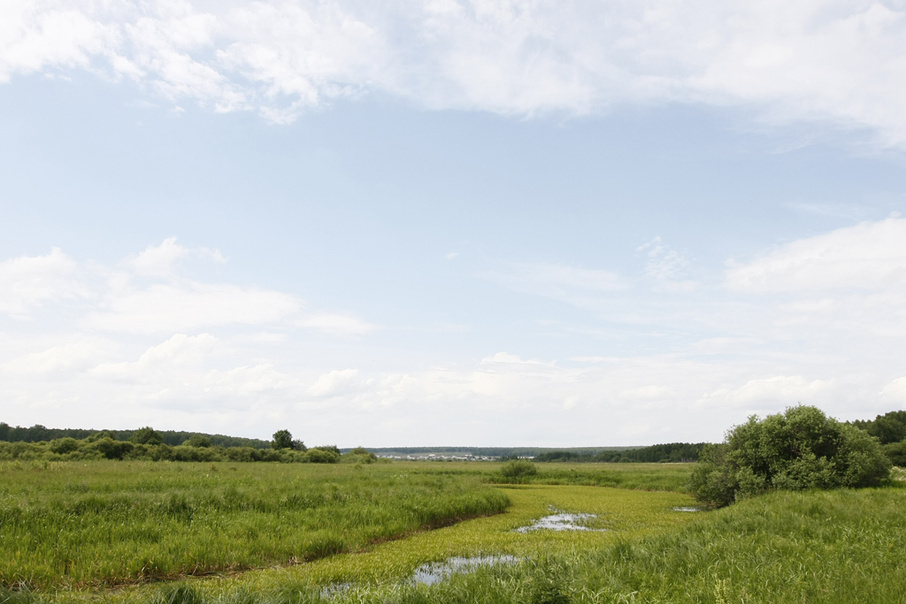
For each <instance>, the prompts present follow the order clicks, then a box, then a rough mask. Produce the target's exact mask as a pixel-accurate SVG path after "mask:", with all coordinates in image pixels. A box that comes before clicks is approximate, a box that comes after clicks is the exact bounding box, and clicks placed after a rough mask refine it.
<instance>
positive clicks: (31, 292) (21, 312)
mask: <svg viewBox="0 0 906 604" xmlns="http://www.w3.org/2000/svg"><path fill="white" fill-rule="evenodd" d="M90 296H91V292H90V291H89V289H88V288H87V286H86V284H85V283H84V282H83V279H82V276H81V275H80V274H79V269H78V265H77V264H76V262H75V261H74V260H72V259H71V258H69V257H68V256H66V255H65V254H64V253H63V252H62V250H60V249H59V248H53V249H52V250H51V252H50V253H49V254H47V255H44V256H22V257H20V258H14V259H12V260H7V261H5V262H0V313H6V314H9V315H11V316H14V317H17V318H20V319H22V318H27V317H29V316H30V315H31V313H32V312H33V311H34V310H35V309H37V308H38V307H40V306H41V305H43V304H45V303H51V302H54V301H60V300H66V299H70V300H71V299H82V298H88V297H90Z"/></svg>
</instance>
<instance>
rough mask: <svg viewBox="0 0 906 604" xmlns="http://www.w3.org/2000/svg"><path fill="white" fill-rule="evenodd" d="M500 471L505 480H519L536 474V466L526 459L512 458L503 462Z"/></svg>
mask: <svg viewBox="0 0 906 604" xmlns="http://www.w3.org/2000/svg"><path fill="white" fill-rule="evenodd" d="M500 473H501V474H503V477H504V478H506V479H507V480H510V481H520V480H524V479H526V478H528V477H529V476H534V475H535V474H537V473H538V468H537V466H535V464H533V463H532V462H530V461H529V460H527V459H514V460H512V461H508V462H506V463H505V464H503V466H502V467H501V468H500Z"/></svg>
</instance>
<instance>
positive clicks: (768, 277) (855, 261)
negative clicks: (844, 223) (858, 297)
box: [726, 218, 906, 293]
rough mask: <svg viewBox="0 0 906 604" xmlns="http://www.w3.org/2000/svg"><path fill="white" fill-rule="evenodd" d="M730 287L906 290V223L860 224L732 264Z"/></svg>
mask: <svg viewBox="0 0 906 604" xmlns="http://www.w3.org/2000/svg"><path fill="white" fill-rule="evenodd" d="M726 283H727V287H729V288H730V289H732V290H734V291H738V292H750V293H771V292H805V291H813V292H814V291H831V290H844V289H845V290H856V291H858V290H878V289H883V290H891V289H896V290H899V289H906V219H903V218H888V219H887V220H882V221H880V222H865V223H861V224H858V225H856V226H852V227H846V228H842V229H838V230H836V231H832V232H830V233H827V234H823V235H818V236H816V237H810V238H808V239H801V240H798V241H794V242H792V243H789V244H787V245H783V246H780V247H778V248H777V249H775V250H773V251H771V252H770V253H768V254H766V255H764V256H761V257H759V258H756V259H754V260H752V261H750V262H745V263H735V262H734V263H731V264H730V266H729V268H728V270H727V281H726Z"/></svg>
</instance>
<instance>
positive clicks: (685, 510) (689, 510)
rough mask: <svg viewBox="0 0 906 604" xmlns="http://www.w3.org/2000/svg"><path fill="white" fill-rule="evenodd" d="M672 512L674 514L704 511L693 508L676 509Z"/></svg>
mask: <svg viewBox="0 0 906 604" xmlns="http://www.w3.org/2000/svg"><path fill="white" fill-rule="evenodd" d="M673 511H674V512H702V511H704V510H702V509H701V508H693V507H676V508H673Z"/></svg>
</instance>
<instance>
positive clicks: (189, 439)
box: [0, 411, 906, 466]
mask: <svg viewBox="0 0 906 604" xmlns="http://www.w3.org/2000/svg"><path fill="white" fill-rule="evenodd" d="M849 423H851V424H852V425H853V426H855V427H857V428H860V429H862V430H865V431H866V432H868V433H869V434H870V435H872V436H874V437H876V438H877V439H878V441H879V442H880V443H881V445H882V447H883V450H884V452H885V453H886V454H887V456H888V457H889V458H890V460H891V461H892V462H893V463H894V464H895V465H898V466H906V411H890V412H888V413H885V414H884V415H878V416H876V417H875V419H873V420H856V421H853V422H849ZM147 430H151V429H150V428H140V429H137V430H94V429H80V428H79V429H73V428H47V427H45V426H42V425H40V424H35V425H34V426H31V427H30V428H24V427H22V426H10V425H9V424H7V423H6V422H0V443H2V442H6V443H48V444H49V443H52V441H58V442H57V443H56V444H57V445H60V446H62V444H61V443H60V441H62V439H68V440H69V441H71V440H75V441H84V443H80V445H79V447H78V448H80V449H81V448H82V444H85V445H86V446H87V443H88V441H91V443H92V446H93V447H94V448H98V447H99V446H100V444H103V443H109V441H113V442H117V443H120V442H121V443H129V442H130V441H135V442H136V443H137V444H138V446H137V448H136V449H135V451H134V452H133V453H132V454H133V455H138V454H140V453H141V454H142V455H148V454H150V450H149V451H145V450H144V449H147V448H148V447H147V445H148V443H146V442H145V441H144V440H143V438H141V436H142V435H141V432H142V431H147ZM152 432H153V433H154V434H155V438H158V437H159V438H160V439H161V440H159V441H157V442H160V443H161V444H163V445H167V446H168V447H176V448H177V449H175V450H174V451H170V452H168V453H167V454H166V456H165V457H164V458H170V459H180V458H181V457H186V458H195V457H202V456H204V457H213V456H215V450H218V449H220V450H222V449H236V451H234V452H233V453H234V454H233V453H231V454H229V455H227V454H226V452H224V454H223V455H222V456H223V457H229V458H235V460H237V461H240V460H261V461H265V460H266V461H271V460H276V458H277V457H280V458H281V459H282V458H283V457H293V460H294V461H295V460H296V458H299V459H300V460H304V461H314V460H315V459H316V458H318V457H319V456H323V454H324V452H325V451H326V452H329V453H330V455H329V456H330V457H331V459H330V461H333V460H334V457H336V458H337V459H339V458H340V455H341V454H345V453H352V452H353V451H354V452H355V454H356V455H359V454H362V453H363V452H364V450H363V449H354V450H352V451H349V450H340V449H338V448H336V447H334V446H332V445H331V446H323V447H316V450H315V451H311V452H309V453H308V454H307V457H306V447H305V446H304V445H303V444H302V443H301V441H299V442H298V445H299V446H296V441H292V442H291V443H290V444H289V445H286V447H287V450H284V451H279V452H275V451H274V448H275V446H274V444H272V442H271V441H268V440H261V439H257V438H242V437H237V436H226V435H223V434H205V433H201V432H183V431H176V430H159V431H157V430H153V431H152ZM281 432H283V431H281ZM288 434H289V433H288V432H287V435H288ZM99 441H103V442H101V443H100V444H99ZM705 445H706V443H666V444H657V445H652V446H638V447H571V448H559V449H555V448H545V447H393V448H390V447H387V448H375V449H369V450H368V453H369V455H373V454H376V455H378V456H380V457H404V458H405V457H409V456H413V457H427V456H429V455H433V456H436V457H437V458H439V459H450V458H456V457H478V458H481V457H489V458H497V459H514V458H520V457H523V458H533V459H534V460H535V461H538V462H610V463H614V462H686V461H697V460H698V457H699V454H700V453H701V451H702V449H703V448H704V447H705ZM5 446H6V447H9V445H5ZM19 446H24V445H19ZM124 446H125V445H120V446H119V448H124ZM73 447H74V445H73V443H71V442H67V443H66V446H65V447H64V448H70V449H73V456H74V454H75V450H74V448H73ZM0 448H2V447H0ZM56 448H59V447H56ZM108 448H111V447H110V446H109V445H108ZM114 448H115V447H114ZM205 448H207V449H208V450H207V451H202V450H201V449H205ZM276 448H277V449H280V448H281V446H277V447H276ZM139 449H141V451H140V450H139ZM238 449H242V451H239V450H238ZM293 449H301V451H298V450H297V451H293ZM49 450H50V451H53V450H55V447H54V446H53V445H50V449H49ZM42 451H43V449H42ZM36 452H37V451H36ZM0 453H5V454H2V455H0V457H8V456H9V454H11V453H12V452H11V451H5V450H4V451H0ZM103 454H104V455H105V456H107V457H110V456H111V454H110V452H104V453H103ZM128 454H129V452H125V451H124V452H123V453H122V455H121V457H122V456H128ZM281 456H282V457H281ZM309 458H310V459H309Z"/></svg>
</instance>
